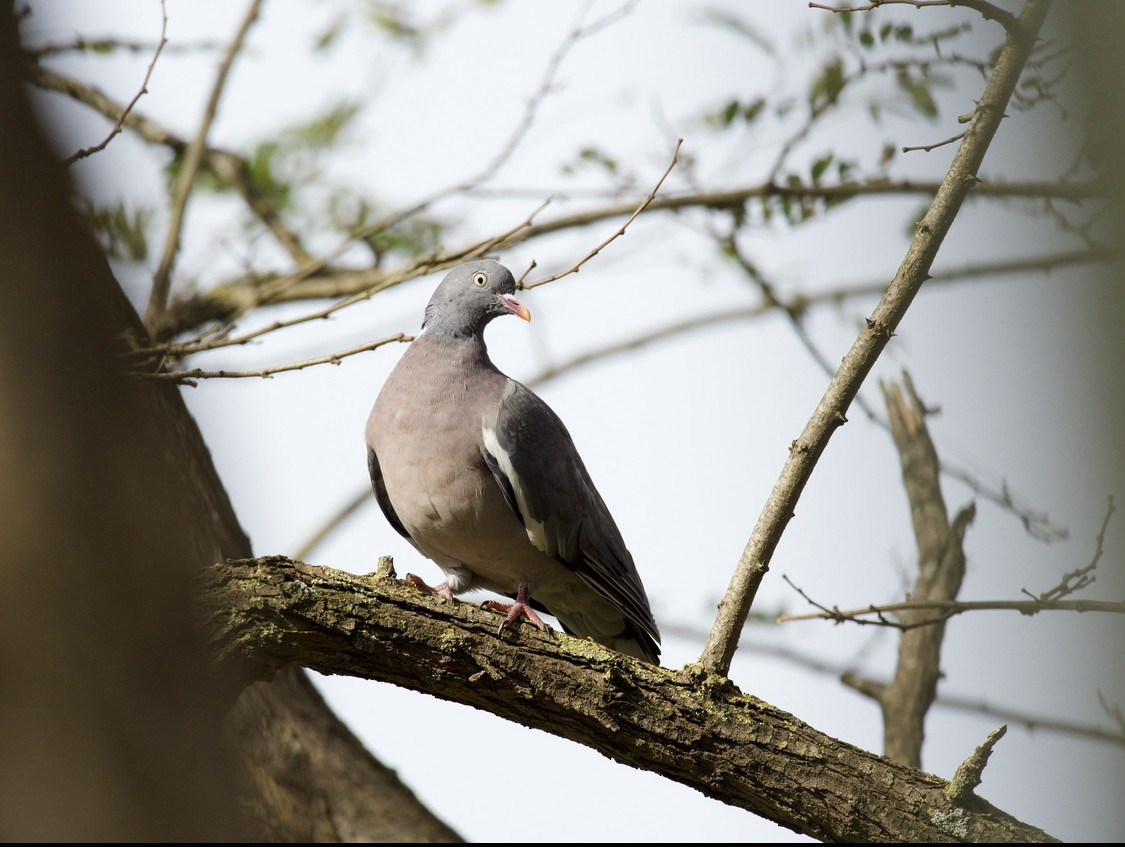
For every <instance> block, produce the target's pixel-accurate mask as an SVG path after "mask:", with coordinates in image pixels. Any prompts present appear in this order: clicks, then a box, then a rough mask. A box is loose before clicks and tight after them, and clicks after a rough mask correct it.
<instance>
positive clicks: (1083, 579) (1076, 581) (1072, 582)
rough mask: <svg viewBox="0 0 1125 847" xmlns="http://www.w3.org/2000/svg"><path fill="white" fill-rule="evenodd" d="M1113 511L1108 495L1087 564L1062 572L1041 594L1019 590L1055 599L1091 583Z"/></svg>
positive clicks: (1024, 589)
mask: <svg viewBox="0 0 1125 847" xmlns="http://www.w3.org/2000/svg"><path fill="white" fill-rule="evenodd" d="M1115 511H1116V507H1115V506H1114V505H1113V497H1110V498H1109V503H1108V504H1107V506H1106V511H1105V517H1104V518H1103V519H1102V528H1101V530H1099V531H1098V535H1097V538H1096V539H1095V546H1094V556H1093V558H1092V559H1090V562H1089V564H1087V565H1086V566H1085V567H1082V568H1078V569H1077V570H1073V571H1068V572H1067V573H1064V574H1063V575H1062V578H1061V579H1060V580H1059V582H1058V584H1057V585H1055V586H1054V587H1053V588H1048V589H1047V590H1046V591H1044V592H1043V593H1042V594H1038V595H1035V594H1032V593H1031V592H1030V591H1028V590H1027V589H1026V588H1023V589H1020V590H1021V591H1023V593H1024V594H1026V595H1027V596H1028V597H1031V598H1032V599H1034V600H1057V599H1059V598H1060V597H1066V596H1067V595H1069V594H1073V593H1074V592H1075V591H1079V590H1081V589H1083V588H1085V587H1087V586H1088V585H1090V584H1091V583H1093V581H1094V577H1093V576H1092V574H1093V572H1094V571H1095V570H1097V567H1098V562H1099V561H1101V558H1102V553H1103V552H1104V545H1105V531H1106V528H1107V527H1108V526H1109V519H1110V516H1111V515H1112V514H1113V513H1114V512H1115Z"/></svg>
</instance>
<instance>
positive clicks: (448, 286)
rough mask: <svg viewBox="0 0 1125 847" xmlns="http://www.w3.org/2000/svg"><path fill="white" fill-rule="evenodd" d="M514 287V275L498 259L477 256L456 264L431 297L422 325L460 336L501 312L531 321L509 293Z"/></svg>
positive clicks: (480, 329)
mask: <svg viewBox="0 0 1125 847" xmlns="http://www.w3.org/2000/svg"><path fill="white" fill-rule="evenodd" d="M515 290H516V280H515V277H513V276H512V272H511V271H509V270H508V269H507V268H506V267H504V266H503V265H501V264H500V263H499V262H494V261H492V260H491V259H480V260H477V261H473V262H466V263H465V264H463V265H458V266H457V267H455V268H454V269H453V270H451V271H450V272H449V273H447V274H446V275H445V279H443V280H442V281H441V284H440V285H439V286H438V287H437V290H436V291H435V292H434V296H433V297H431V298H430V302H429V305H427V306H426V316H425V319H424V320H423V321H422V328H423V329H425V330H435V329H438V328H440V329H441V330H442V331H446V332H450V333H453V334H455V335H460V334H466V333H478V332H481V331H483V330H484V328H485V326H486V325H487V324H488V322H489V321H491V320H492V319H493V318H498V317H500V316H502V315H516V316H517V317H520V318H523V319H524V320H525V321H530V320H531V312H529V311H528V310H527V308H526V307H525V306H522V305H520V304H519V302H517V300H516V298H515V297H513V296H512V292H514V291H515Z"/></svg>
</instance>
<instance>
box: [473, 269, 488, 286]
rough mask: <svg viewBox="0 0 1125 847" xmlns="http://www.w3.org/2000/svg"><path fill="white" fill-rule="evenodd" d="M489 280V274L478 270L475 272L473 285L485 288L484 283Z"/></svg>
mask: <svg viewBox="0 0 1125 847" xmlns="http://www.w3.org/2000/svg"><path fill="white" fill-rule="evenodd" d="M486 282H488V274H486V273H484V272H483V271H477V272H476V273H475V274H473V285H475V286H476V287H477V288H484V284H485V283H486Z"/></svg>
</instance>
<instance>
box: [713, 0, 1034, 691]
mask: <svg viewBox="0 0 1125 847" xmlns="http://www.w3.org/2000/svg"><path fill="white" fill-rule="evenodd" d="M1049 9H1050V2H1049V0H1029V2H1028V3H1027V4H1026V5H1025V6H1024V9H1023V12H1022V14H1021V15H1020V25H1021V27H1022V28H1023V31H1024V32H1025V33H1026V37H1024V38H1020V39H1017V38H1013V37H1012V35H1011V34H1009V35H1008V37H1007V40H1006V42H1005V45H1004V47H1003V49H1002V50H1001V51H1000V53H999V55H998V57H997V62H996V69H995V71H994V72H993V74H992V77H991V78H990V79H989V82H988V85H987V86H986V88H985V91H984V93H983V94H982V95H981V99H980V102H979V103H978V104H977V108H976V110H975V111H974V113H973V118H972V122H971V124H970V125H969V129H968V130H967V132H966V135H965V139H964V141H963V142H962V143H961V145H960V147H959V148H958V150H957V154H956V156H954V159H953V163H952V164H951V165H950V168H949V171H948V173H946V176H945V179H944V180H943V181H942V184H941V188H940V189H939V190H938V192H937V195H936V196H935V197H934V200H933V203H932V204H931V205H930V208H929V210H928V211H927V212H926V215H925V216H924V217H923V219H922V220H921V221H920V222H919V224H918V227H917V231H916V233H915V236H914V239H913V241H912V242H911V245H910V248H909V250H908V251H907V254H906V257H905V258H904V259H903V262H902V265H901V266H900V267H899V270H898V273H896V274H895V278H894V280H892V282H891V285H890V287H889V288H888V289H887V292H886V294H885V295H884V297H883V299H882V301H881V302H880V303H879V305H878V306H877V307H876V309H875V311H874V312H873V313H872V315H871V317H870V318H869V319H868V321H867V326H866V328H865V329H864V331H863V332H862V333H861V334H860V336H859V338H857V339H856V341H855V343H854V344H853V345H852V349H851V350H850V351H849V352H848V353H847V355H846V356H845V357H844V359H843V361H842V363H841V365H840V368H839V370H837V372H836V375H835V377H833V379H832V382H831V383H830V384H829V386H828V390H827V391H826V392H825V394H824V396H823V398H821V401H820V403H819V404H818V405H817V407H816V409H815V410H814V412H813V414H812V417H811V418H810V419H809V422H808V424H807V425H806V426H805V429H804V431H803V432H802V433H801V435H800V437H799V438H797V440H796V441H794V442H793V445H792V446H791V447H790V452H789V459H788V460H787V461H786V463H785V467H784V468H783V469H782V472H781V476H780V478H779V479H778V481H777V483H776V484H775V486H774V488H773V491H772V492H771V493H770V496H769V499H768V500H767V502H766V505H765V508H764V509H763V510H762V513H761V515H760V516H759V518H758V521H757V524H756V525H755V527H754V530H753V532H752V533H751V535H750V539H749V541H747V543H746V548H745V550H744V551H743V553H742V557H741V558H740V559H739V562H738V565H737V567H736V569H735V573H734V576H733V577H732V578H731V582H730V586H729V588H728V589H727V592H726V594H725V595H724V597H723V599H722V601H720V603H719V614H718V617H717V619H716V621H715V626H714V628H713V629H712V630H711V637H710V638H709V639H708V642H707V646H706V648H705V649H704V652H703V655H702V656H701V658H700V663H701V665H702V667H703V668H704V669H705V670H707V671H708V672H711V673H714V674H718V675H725V674H726V672H727V670H728V669H729V668H730V663H731V659H732V658H733V657H734V651H735V649H736V647H737V645H738V635H739V633H740V631H741V630H742V625H743V623H744V622H745V621H746V615H747V614H748V613H749V611H750V606H751V604H752V603H753V599H754V595H755V593H756V592H757V590H758V586H759V585H760V584H761V581H762V578H763V577H764V576H765V573H766V571H767V570H768V569H769V563H770V559H771V558H772V557H773V551H774V550H775V549H776V547H777V543H778V541H780V540H781V535H782V533H783V532H784V530H785V527H786V526H787V525H788V523H789V519H790V518H791V517H792V516H793V514H794V511H795V509H796V506H797V501H798V500H799V499H800V496H801V492H802V491H803V490H804V487H805V484H806V483H807V482H808V480H809V478H810V477H811V475H812V471H813V468H814V467H815V466H816V463H817V461H818V460H819V458H820V455H821V454H822V453H823V452H824V449H825V448H826V447H827V446H828V441H829V439H830V438H831V437H832V433H833V432H835V430H836V429H837V428H838V427H839V426H840V425H841V424H843V423H844V422H845V421H846V420H847V417H846V414H847V411H848V407H849V406H850V405H851V402H852V400H853V399H854V398H855V396H856V394H857V393H858V391H859V388H860V386H861V385H862V384H863V381H864V379H865V378H866V377H867V374H868V373H869V372H870V370H871V368H872V367H873V366H874V364H875V361H876V360H877V359H878V357H879V354H880V353H881V352H882V351H883V348H884V347H886V346H887V343H888V342H889V341H890V339H891V336H892V335H893V334H894V331H895V329H896V328H897V327H898V325H899V322H900V321H901V320H902V318H903V316H904V315H905V314H906V310H907V309H908V308H909V307H910V304H911V302H913V300H914V297H915V295H916V294H917V293H918V291H919V290H920V289H921V287H922V284H923V283H924V282H925V280H926V279H927V277H928V275H929V271H930V266H931V265H932V264H933V261H934V258H935V257H936V256H937V252H938V248H939V247H940V246H941V244H942V242H943V241H944V240H945V235H946V233H947V232H948V231H949V228H950V226H952V224H953V221H954V219H955V218H956V216H957V213H958V212H959V211H960V208H961V204H962V203H963V202H964V201H965V198H966V197H967V196H968V193H969V190H970V189H971V188H972V187H973V186H974V185H976V184H977V183H979V182H980V180H979V179H978V177H977V171H978V170H979V169H980V166H981V163H982V162H983V161H984V155H985V153H986V152H987V150H988V146H989V144H990V143H991V142H992V138H993V136H994V135H995V134H996V130H997V129H998V128H999V126H1000V121H1001V119H1002V118H1003V117H1004V108H1005V106H1006V105H1007V103H1008V100H1009V98H1010V97H1011V95H1012V91H1013V90H1014V89H1015V87H1016V84H1017V83H1018V82H1019V77H1020V73H1021V71H1022V70H1023V67H1024V65H1025V64H1026V63H1027V59H1028V56H1029V55H1030V52H1031V48H1032V46H1033V44H1034V41H1035V37H1036V35H1037V34H1038V32H1039V29H1040V27H1041V26H1042V24H1043V21H1044V19H1045V18H1046V16H1047V12H1048V10H1049Z"/></svg>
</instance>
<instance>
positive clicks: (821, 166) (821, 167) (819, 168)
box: [810, 153, 834, 185]
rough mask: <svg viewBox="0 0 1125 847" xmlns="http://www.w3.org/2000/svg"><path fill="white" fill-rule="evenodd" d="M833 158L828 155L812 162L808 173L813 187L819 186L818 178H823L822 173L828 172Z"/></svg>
mask: <svg viewBox="0 0 1125 847" xmlns="http://www.w3.org/2000/svg"><path fill="white" fill-rule="evenodd" d="M833 158H834V157H833V156H832V154H831V153H829V154H828V155H827V156H821V157H820V158H819V159H817V160H816V161H815V162H813V164H812V169H811V171H810V173H811V174H812V181H813V185H819V184H820V178H821V177H822V176H824V172H825V171H826V170H828V168H829V166H830V165H831V164H832V160H833Z"/></svg>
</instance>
